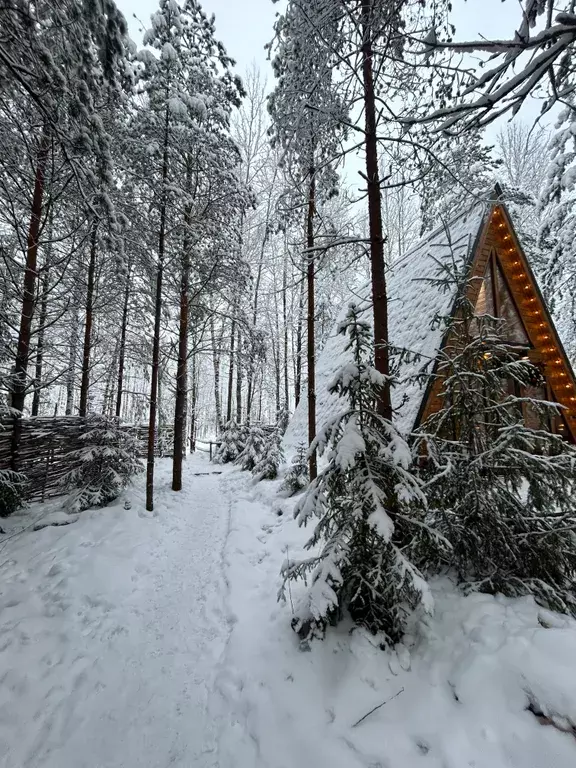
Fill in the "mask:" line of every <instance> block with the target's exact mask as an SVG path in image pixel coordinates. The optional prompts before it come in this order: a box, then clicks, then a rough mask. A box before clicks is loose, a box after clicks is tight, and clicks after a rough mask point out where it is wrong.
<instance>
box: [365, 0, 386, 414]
mask: <svg viewBox="0 0 576 768" xmlns="http://www.w3.org/2000/svg"><path fill="white" fill-rule="evenodd" d="M372 22H373V19H372V0H362V33H363V42H362V76H363V82H364V115H365V150H366V179H367V191H368V221H369V231H370V271H371V280H372V305H373V313H374V365H375V367H376V370H377V371H379V373H381V374H383V375H384V376H386V377H388V376H389V374H390V361H389V351H388V297H387V292H386V275H385V272H384V234H383V231H382V198H381V194H380V183H379V171H378V140H377V135H376V97H375V91H374V72H373V66H374V61H373V49H372V26H373V24H372ZM377 410H378V413H379V414H381V415H382V416H383V417H384V418H385V419H389V420H392V404H391V398H390V383H389V379H387V380H386V384H385V385H384V387H383V388H382V389H381V390H380V391H379V392H378V397H377Z"/></svg>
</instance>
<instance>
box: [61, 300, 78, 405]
mask: <svg viewBox="0 0 576 768" xmlns="http://www.w3.org/2000/svg"><path fill="white" fill-rule="evenodd" d="M74 298H76V297H74ZM78 320H79V318H78V306H77V304H76V302H74V311H73V314H72V327H71V330H70V350H69V353H68V372H67V374H66V407H65V409H64V413H65V414H66V416H71V415H72V411H73V410H74V384H75V381H76V353H77V351H78Z"/></svg>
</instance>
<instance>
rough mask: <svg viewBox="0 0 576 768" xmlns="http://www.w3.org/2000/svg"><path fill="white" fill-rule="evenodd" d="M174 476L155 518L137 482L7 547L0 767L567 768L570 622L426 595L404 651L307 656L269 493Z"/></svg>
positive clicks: (327, 646) (575, 692)
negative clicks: (427, 602) (174, 488)
mask: <svg viewBox="0 0 576 768" xmlns="http://www.w3.org/2000/svg"><path fill="white" fill-rule="evenodd" d="M214 472H221V474H212V473H214ZM196 473H209V474H196ZM169 475H170V466H169V462H168V461H162V462H160V463H159V470H158V481H157V488H158V492H157V501H156V513H155V515H154V516H150V515H148V514H147V513H145V512H144V511H143V510H144V504H143V480H142V479H139V481H138V483H137V485H136V487H135V488H134V489H133V490H131V491H130V492H129V493H128V494H127V495H126V497H125V498H129V499H130V501H131V503H132V506H131V509H128V510H127V509H124V498H123V499H121V500H119V502H118V503H117V504H115V505H114V506H112V507H109V508H107V509H102V510H97V511H90V512H84V513H83V514H82V515H81V516H80V519H79V520H78V521H77V522H75V523H74V524H72V525H69V526H65V527H48V528H44V529H43V530H40V531H33V530H32V528H33V526H30V527H29V528H28V529H27V530H25V531H24V532H23V533H21V534H20V535H18V536H14V537H13V538H8V536H5V537H3V539H0V766H2V768H36V767H38V768H39V767H40V766H42V768H164V766H180V767H181V768H190V767H191V766H199V767H200V768H324V766H326V768H328V766H329V767H330V768H360V767H361V766H363V767H365V768H467V767H468V766H474V768H568V767H570V768H574V766H575V765H576V738H575V737H574V735H573V734H572V733H571V732H570V730H571V725H570V721H571V722H573V723H576V662H575V659H576V622H574V621H572V620H568V619H565V618H563V617H559V616H556V615H551V614H548V613H545V612H543V611H539V610H538V609H537V607H536V606H535V605H534V604H533V603H532V602H531V601H529V600H516V601H512V600H504V599H502V600H499V599H494V598H491V597H488V596H483V595H477V596H472V597H468V598H464V597H461V596H459V595H458V594H456V593H455V592H454V591H453V590H452V589H451V588H450V587H449V585H447V584H440V583H439V584H438V585H437V589H436V593H437V594H436V597H437V610H436V614H435V616H434V618H432V619H428V620H427V621H426V622H425V623H423V622H415V623H414V628H413V632H412V635H411V637H408V638H407V640H406V647H401V648H398V649H397V651H395V652H393V653H389V652H383V651H381V650H380V649H378V648H377V647H376V646H375V641H374V639H373V638H371V637H369V636H366V635H365V634H364V633H362V632H360V631H353V632H351V631H350V627H348V626H342V627H339V628H338V629H337V630H333V631H331V632H330V633H329V634H328V637H327V639H326V641H325V642H324V643H315V644H313V645H312V647H311V649H310V651H309V652H304V651H301V650H300V649H299V648H298V643H297V638H296V636H295V635H294V634H293V633H292V632H291V630H290V605H289V604H288V605H282V604H278V603H277V601H276V592H277V589H278V586H279V577H278V572H279V568H280V565H281V562H282V560H283V559H284V557H285V556H286V552H288V553H289V554H290V555H291V556H293V555H294V554H298V552H299V550H300V549H301V546H302V543H303V541H304V540H305V538H306V535H307V532H306V531H301V530H299V529H298V528H297V527H296V525H295V523H294V521H293V519H292V517H291V508H292V502H290V501H286V500H280V499H278V498H277V497H276V496H275V491H276V489H277V486H278V483H276V482H274V483H270V482H263V483H260V484H258V485H253V484H252V482H251V477H250V476H249V475H248V474H247V473H240V472H239V471H238V470H236V469H232V468H230V467H227V466H224V467H216V466H214V465H211V464H209V463H208V462H207V461H206V460H205V459H204V458H203V457H202V456H194V457H192V458H190V459H189V460H188V462H187V465H186V474H185V490H184V491H183V492H182V493H180V494H175V493H172V492H171V491H170V490H169ZM57 506H58V504H57V503H52V505H51V507H50V508H49V510H53V509H56V508H57ZM45 511H46V510H45V509H44V510H42V509H40V508H39V507H36V508H34V509H32V510H30V514H32V517H31V518H29V520H30V522H32V521H33V520H34V519H36V518H37V517H39V516H40V515H41V514H44V513H45ZM19 520H21V518H20V519H19V518H17V517H16V518H13V519H12V520H10V521H8V525H7V526H6V527H7V529H8V528H10V529H12V530H17V528H18V525H19ZM291 597H292V599H293V600H297V599H298V595H297V594H295V593H292V595H291ZM379 705H383V706H379ZM375 707H379V708H378V709H376V710H375V711H374V712H372V713H371V714H369V715H368V716H367V717H366V718H365V719H363V720H362V722H358V721H360V720H361V719H362V718H363V717H364V716H365V715H366V714H367V713H369V712H370V710H372V709H373V708H375ZM534 712H536V713H542V714H543V715H544V716H545V717H542V716H541V717H539V718H538V717H537V716H536V714H534ZM553 720H555V721H556V724H555V725H554V724H551V721H553Z"/></svg>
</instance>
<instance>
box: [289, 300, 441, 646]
mask: <svg viewBox="0 0 576 768" xmlns="http://www.w3.org/2000/svg"><path fill="white" fill-rule="evenodd" d="M340 332H341V333H343V334H346V335H347V336H348V342H347V344H346V350H348V351H350V352H351V357H352V360H351V362H350V363H347V364H346V365H345V366H344V367H343V368H342V369H341V370H340V371H339V373H338V374H337V375H336V377H335V379H334V382H333V383H332V385H331V388H330V389H331V391H332V392H334V393H336V394H338V395H339V396H340V397H341V398H342V399H343V400H345V401H348V402H347V405H346V406H345V407H344V410H343V411H342V412H341V413H340V414H339V415H338V416H336V417H335V418H333V419H331V420H330V421H329V422H328V423H327V424H326V425H325V426H324V427H323V429H322V430H321V431H320V432H319V434H318V437H317V438H316V443H317V446H318V449H319V451H320V453H321V454H323V453H324V452H325V451H326V450H327V449H328V451H327V459H328V461H327V464H326V467H325V468H324V469H323V470H322V471H321V472H320V473H319V475H318V477H317V478H316V480H314V481H312V483H311V484H310V486H309V487H308V490H307V491H306V493H305V494H304V495H303V496H302V498H301V499H300V500H299V502H298V503H297V505H296V509H295V516H296V518H297V520H298V523H299V524H300V525H306V524H307V523H309V522H310V521H311V520H312V519H313V518H318V522H317V523H316V527H315V529H314V533H313V535H312V537H311V538H310V540H309V541H308V543H307V544H306V548H307V549H317V548H318V547H320V551H319V553H318V554H315V555H314V556H312V557H311V558H309V559H307V560H303V561H300V562H294V561H290V560H288V561H287V562H286V563H285V564H284V566H283V568H282V574H283V576H284V584H283V588H282V590H281V596H283V594H284V591H285V588H286V584H287V582H288V581H291V580H294V579H307V578H308V577H310V585H309V589H308V592H307V594H306V596H305V598H304V600H303V602H302V604H301V605H300V606H299V608H298V609H297V612H296V616H295V617H294V619H293V627H294V629H295V630H296V631H297V632H298V634H299V636H300V638H301V639H302V640H307V639H309V638H311V637H313V636H322V634H323V632H324V629H325V627H326V625H327V623H328V622H335V621H337V620H338V619H339V618H340V617H341V616H342V614H343V613H344V611H349V613H350V615H351V617H352V619H353V620H354V621H355V622H356V623H357V624H359V625H361V626H363V627H366V629H368V630H369V631H370V632H373V633H382V637H383V642H384V643H385V644H387V645H391V644H393V643H395V642H397V641H398V640H399V639H400V638H401V636H402V634H403V631H404V620H405V616H406V613H407V611H408V609H409V608H414V607H416V606H417V605H420V604H422V605H423V606H424V608H425V609H426V610H431V608H432V599H431V596H430V593H429V589H428V585H427V583H426V581H425V580H424V578H423V577H422V575H421V573H420V571H419V570H418V569H417V568H416V567H415V566H414V565H413V563H411V562H410V560H409V559H408V558H407V557H406V554H405V552H406V550H407V548H408V547H410V546H414V545H415V540H417V539H418V540H419V539H421V538H424V539H426V540H429V539H430V540H433V539H435V536H434V533H433V531H431V530H430V529H429V528H427V527H426V526H425V525H424V523H423V521H422V516H423V510H424V504H425V499H424V496H423V494H422V491H421V488H420V482H419V480H418V479H417V478H416V476H415V475H414V474H413V472H412V471H411V465H412V453H411V451H410V447H409V446H408V444H407V443H406V441H405V440H404V438H403V437H402V436H401V435H400V434H399V433H398V432H397V431H396V429H395V427H394V425H393V424H392V423H391V422H390V421H388V420H387V419H385V418H384V417H383V416H382V415H380V414H379V413H378V412H377V410H376V389H377V388H378V387H382V385H383V383H384V382H383V380H382V378H383V377H382V375H381V374H380V373H379V372H378V371H377V370H376V369H375V368H374V366H373V365H372V363H371V362H370V359H371V357H372V340H371V329H370V326H369V324H368V323H366V322H364V321H363V320H361V319H360V311H359V309H358V308H357V307H356V306H355V305H353V304H351V305H350V308H349V311H348V314H347V317H346V319H345V321H344V322H343V323H342V325H341V327H340Z"/></svg>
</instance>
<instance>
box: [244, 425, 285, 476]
mask: <svg viewBox="0 0 576 768" xmlns="http://www.w3.org/2000/svg"><path fill="white" fill-rule="evenodd" d="M282 434H283V432H282V430H281V425H280V424H277V425H276V428H275V429H274V431H273V432H271V433H270V435H269V436H268V437H267V438H266V439H265V442H264V445H263V446H262V454H261V457H260V460H259V461H258V462H257V464H256V465H255V466H254V468H253V469H252V474H253V475H254V478H255V480H256V482H260V480H275V479H276V478H277V477H278V469H279V468H280V464H282V462H283V461H284V452H283V450H282Z"/></svg>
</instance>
